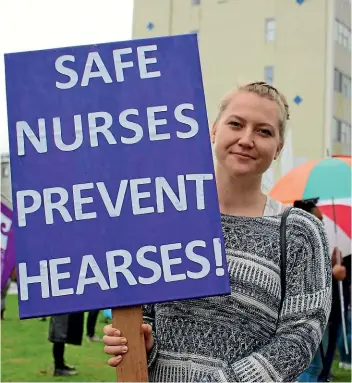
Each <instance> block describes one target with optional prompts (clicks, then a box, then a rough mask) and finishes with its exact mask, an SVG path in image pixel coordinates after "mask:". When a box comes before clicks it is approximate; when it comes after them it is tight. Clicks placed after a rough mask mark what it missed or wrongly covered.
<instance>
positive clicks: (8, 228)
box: [0, 202, 16, 290]
mask: <svg viewBox="0 0 352 383" xmlns="http://www.w3.org/2000/svg"><path fill="white" fill-rule="evenodd" d="M12 218H13V213H12V210H11V209H9V208H8V207H7V206H6V205H5V204H4V203H2V202H1V222H0V225H1V290H3V288H4V287H5V285H6V282H7V281H8V279H9V277H10V275H11V273H12V271H13V269H14V268H15V265H16V260H15V249H14V238H13V229H12V221H13V219H12Z"/></svg>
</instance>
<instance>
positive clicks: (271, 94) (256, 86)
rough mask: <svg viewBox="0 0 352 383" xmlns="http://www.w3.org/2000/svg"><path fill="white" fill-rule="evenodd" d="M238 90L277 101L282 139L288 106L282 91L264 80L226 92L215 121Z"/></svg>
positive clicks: (288, 113) (287, 118)
mask: <svg viewBox="0 0 352 383" xmlns="http://www.w3.org/2000/svg"><path fill="white" fill-rule="evenodd" d="M239 91H244V92H250V93H255V94H257V95H258V96H260V97H264V98H266V99H268V100H272V101H275V102H276V103H277V105H278V107H279V131H280V137H281V139H282V140H284V137H285V130H286V123H287V121H288V120H289V119H290V112H289V107H288V104H287V101H286V97H285V96H284V95H283V94H282V93H280V92H279V91H278V90H277V89H276V88H274V87H273V86H271V85H269V84H267V83H265V82H253V83H251V84H246V85H242V86H239V87H237V88H235V89H233V90H231V91H230V92H229V93H227V94H226V95H225V96H224V97H223V98H222V100H221V101H220V105H219V112H218V116H217V118H216V121H218V120H219V118H220V116H221V115H222V113H223V112H224V110H225V109H226V108H227V107H228V105H229V103H230V102H231V100H232V98H233V97H234V95H235V94H236V93H237V92H239Z"/></svg>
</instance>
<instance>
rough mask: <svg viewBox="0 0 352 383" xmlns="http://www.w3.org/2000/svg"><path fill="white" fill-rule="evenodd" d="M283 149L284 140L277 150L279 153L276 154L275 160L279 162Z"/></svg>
mask: <svg viewBox="0 0 352 383" xmlns="http://www.w3.org/2000/svg"><path fill="white" fill-rule="evenodd" d="M283 147H284V142H283V141H282V140H280V144H279V147H278V148H277V152H276V154H275V157H274V160H277V159H278V158H279V155H280V153H281V151H282V148H283Z"/></svg>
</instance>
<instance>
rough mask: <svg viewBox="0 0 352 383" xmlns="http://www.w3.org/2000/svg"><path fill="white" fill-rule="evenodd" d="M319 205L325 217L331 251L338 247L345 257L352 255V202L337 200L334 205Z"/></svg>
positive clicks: (329, 203) (324, 203) (325, 203)
mask: <svg viewBox="0 0 352 383" xmlns="http://www.w3.org/2000/svg"><path fill="white" fill-rule="evenodd" d="M318 205H319V209H320V211H321V212H322V214H323V216H324V226H325V230H326V233H327V235H328V239H329V245H330V249H331V251H332V249H333V248H334V247H338V248H339V249H340V251H341V252H342V255H343V256H344V257H345V256H347V255H349V254H351V237H352V228H351V218H352V200H351V199H346V200H337V201H334V205H332V204H331V202H329V201H322V202H320V203H318ZM334 209H335V212H334ZM335 221H336V227H335Z"/></svg>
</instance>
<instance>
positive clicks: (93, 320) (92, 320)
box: [87, 310, 100, 337]
mask: <svg viewBox="0 0 352 383" xmlns="http://www.w3.org/2000/svg"><path fill="white" fill-rule="evenodd" d="M99 311H100V310H93V311H89V313H88V320H87V336H89V337H93V336H94V335H95V325H96V324H97V319H98V315H99Z"/></svg>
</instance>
